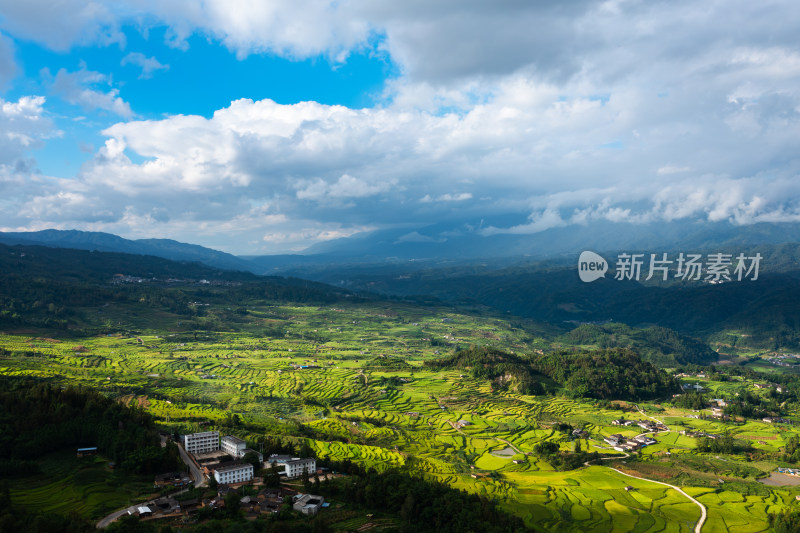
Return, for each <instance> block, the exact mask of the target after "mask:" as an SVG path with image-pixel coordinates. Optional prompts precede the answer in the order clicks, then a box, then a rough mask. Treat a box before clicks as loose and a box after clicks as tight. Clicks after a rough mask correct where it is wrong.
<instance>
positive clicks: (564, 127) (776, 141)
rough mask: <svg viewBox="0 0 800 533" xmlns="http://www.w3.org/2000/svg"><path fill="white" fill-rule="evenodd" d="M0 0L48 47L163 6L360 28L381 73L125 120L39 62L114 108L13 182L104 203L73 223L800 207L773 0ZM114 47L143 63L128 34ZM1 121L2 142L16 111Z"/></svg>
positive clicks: (520, 227)
mask: <svg viewBox="0 0 800 533" xmlns="http://www.w3.org/2000/svg"><path fill="white" fill-rule="evenodd" d="M0 1H2V0H0ZM34 4H35V3H34ZM0 5H2V4H0ZM20 5H21V4H20ZM64 5H72V4H70V3H69V2H65V3H64ZM60 6H61V4H59V6H57V7H56V8H54V11H58V10H59V9H61V7H60ZM12 7H13V9H2V10H0V11H2V12H3V22H2V23H0V24H2V25H1V26H0V27H2V28H4V29H5V31H7V32H9V33H10V34H12V35H19V36H26V38H31V39H34V40H38V42H43V43H45V44H47V45H48V46H51V47H53V48H58V47H65V46H69V45H70V43H73V44H74V43H77V42H82V40H84V39H94V41H95V42H105V43H108V42H112V41H114V35H116V34H115V31H116V28H118V27H119V26H120V25H121V24H123V23H125V22H126V21H130V20H134V19H136V20H137V21H139V23H140V24H141V25H142V26H144V27H147V26H153V25H156V24H164V23H166V24H168V26H169V32H170V38H171V39H173V43H174V44H175V45H181V44H184V45H185V43H186V42H187V41H186V39H187V37H188V36H189V35H191V34H192V33H201V34H203V35H205V36H207V37H209V38H211V39H215V40H217V41H219V42H222V43H223V44H224V45H225V46H227V47H228V48H230V49H231V50H233V51H235V52H236V53H237V54H238V55H239V56H240V57H243V56H245V55H248V54H253V53H270V54H278V55H282V56H284V57H291V58H302V57H313V56H319V55H324V56H328V57H330V58H333V60H334V61H345V60H346V58H347V54H348V53H350V52H352V51H354V50H359V49H363V48H365V47H366V48H367V49H370V50H372V51H373V52H378V53H385V54H388V55H389V56H390V57H391V59H392V61H393V62H395V64H397V65H398V66H399V70H400V72H401V75H400V76H399V77H398V78H397V79H394V80H390V82H389V83H388V84H387V88H386V92H385V94H384V96H383V99H382V100H381V101H380V104H379V105H377V106H375V107H373V108H369V109H348V108H346V107H342V106H330V105H322V104H319V103H315V102H302V103H298V104H294V105H281V104H278V103H276V102H274V101H271V100H260V101H252V100H247V99H242V100H237V101H234V102H232V103H231V105H230V106H227V107H224V108H222V109H218V110H216V111H215V112H214V113H213V115H210V116H208V117H202V116H167V117H165V118H163V119H160V120H132V112H131V110H130V106H129V105H128V104H127V102H125V101H124V100H122V99H121V97H120V94H119V93H118V91H117V89H115V88H114V87H113V85H112V84H111V83H110V80H109V79H108V78H107V77H104V76H103V75H101V74H98V73H95V72H89V71H87V70H86V69H82V70H80V71H78V72H66V71H59V72H58V73H57V74H56V76H55V80H54V82H53V88H54V90H56V91H58V92H59V94H62V95H63V96H64V98H65V99H67V100H68V101H71V102H73V103H76V104H79V105H93V106H95V107H100V108H102V109H105V110H107V111H110V112H112V113H115V114H117V115H118V116H120V117H122V118H123V119H125V121H123V122H120V123H118V124H115V125H113V126H111V127H109V128H107V129H106V130H104V132H103V134H104V135H105V136H106V142H105V144H104V145H103V146H102V147H100V148H99V149H98V150H97V151H96V153H95V154H94V156H93V158H92V159H91V161H89V162H88V163H87V164H86V165H84V166H83V168H82V169H81V171H80V172H79V173H78V175H77V176H75V178H74V179H73V180H67V181H64V182H61V181H58V182H51V183H48V184H47V186H46V187H44V186H43V187H44V188H43V190H42V192H41V194H39V195H37V196H36V197H35V198H30V199H29V200H28V201H27V202H26V203H25V206H24V210H23V211H22V212H23V213H24V214H25V216H27V217H29V219H30V220H31V221H34V220H37V221H38V220H39V219H36V218H35V217H37V216H47V215H46V213H52V215H51V216H52V217H53V220H54V222H56V223H66V221H67V220H68V218H69V217H70V216H74V215H72V214H71V213H74V212H78V211H81V212H83V213H85V212H87V209H84V208H83V207H81V206H82V202H86V203H93V202H94V203H97V204H98V205H100V204H101V205H103V206H105V207H104V209H103V210H98V211H96V212H95V211H91V210H88V212H89V213H90V214H91V217H95V219H96V222H91V221H84V223H86V224H93V223H97V224H106V226H105V227H106V228H107V229H109V230H111V229H113V228H114V227H122V226H115V224H116V225H124V224H130V225H132V227H133V226H134V225H135V227H137V228H142V227H145V226H146V225H147V224H153V225H154V226H153V227H161V228H172V229H174V231H169V233H170V234H174V235H180V234H181V232H190V231H192V229H195V230H196V231H200V229H199V228H203V231H207V232H210V233H212V234H213V233H214V232H215V231H217V232H221V231H223V229H219V228H225V230H224V231H230V232H235V231H240V232H244V233H245V234H246V235H247V237H248V239H249V240H250V242H259V243H267V244H270V245H278V244H280V245H281V246H284V245H285V246H289V247H291V248H293V249H294V248H296V247H297V246H300V245H301V243H303V242H305V243H309V244H310V243H311V242H313V241H315V240H323V239H330V238H337V237H338V236H343V235H348V234H352V232H355V231H357V230H363V229H364V228H380V227H388V226H397V225H401V224H403V225H407V224H410V223H419V224H425V223H430V222H433V221H440V220H441V219H442V217H449V218H450V219H452V220H454V221H457V222H459V224H460V225H459V227H464V225H463V222H464V221H465V220H469V221H472V222H473V223H474V222H475V221H477V220H479V219H481V218H482V217H484V216H491V215H501V214H508V213H513V214H515V215H518V219H519V220H524V219H525V216H527V217H528V218H527V221H525V222H524V223H522V224H519V223H516V224H512V223H507V225H506V226H501V225H500V224H499V223H495V226H494V227H488V228H483V229H481V230H478V229H476V230H475V231H482V232H484V233H503V232H509V233H531V232H538V231H543V230H546V229H548V228H552V227H558V226H563V225H567V224H586V223H590V222H591V221H592V220H598V219H603V220H615V221H627V222H631V223H641V222H648V221H656V220H678V219H682V218H702V219H705V220H709V221H719V220H729V221H732V222H734V223H740V224H745V223H752V222H757V221H793V220H798V213H800V207H798V202H799V201H800V192H799V191H798V190H797V188H796V186H793V183H796V179H797V178H798V176H800V160H799V159H798V158H797V156H796V154H797V153H798V149H800V141H798V139H800V89H798V87H800V51H798V48H797V41H796V28H797V27H798V26H800V9H797V8H796V7H795V5H794V3H792V2H789V1H788V0H786V1H783V0H773V1H771V2H770V3H769V7H768V8H765V7H764V5H763V4H758V3H753V2H744V1H743V0H733V1H732V2H728V3H724V4H722V3H714V2H701V3H699V4H698V3H696V2H689V1H688V0H683V1H679V2H677V3H670V4H665V3H658V2H636V1H625V0H620V1H611V0H610V1H594V0H585V1H584V0H580V1H576V2H555V3H553V2H551V3H544V2H517V1H508V2H493V3H491V4H489V3H486V2H478V1H471V0H470V1H464V0H458V1H456V0H447V1H443V2H421V1H410V2H389V1H375V0H348V1H343V2H300V3H298V2H288V1H276V2H269V3H267V2H262V3H252V2H242V3H234V4H231V3H230V2H226V3H224V4H223V3H222V2H221V0H209V1H207V2H203V3H197V2H189V1H188V0H186V1H178V2H158V3H157V2H153V1H150V0H127V1H125V2H118V3H110V2H109V3H99V4H97V5H96V6H95V7H94V9H95V10H96V11H95V13H96V16H94V17H90V16H84V15H85V13H87V12H85V11H80V10H79V14H78V15H75V16H73V17H72V18H69V17H66V18H64V21H65V22H64V23H65V24H66V23H68V22H69V23H72V24H73V25H74V26H75V27H82V28H83V29H84V31H83V33H81V32H73V31H72V29H71V28H66V29H64V28H57V27H55V26H57V25H58V24H59V23H60V22H59V20H57V18H54V17H50V16H49V15H48V16H47V17H45V18H44V19H43V20H42V22H41V23H40V24H39V25H38V26H36V25H35V24H34V23H33V22H32V21H33V18H32V16H31V15H30V13H31V12H30V11H29V8H27V7H14V6H12ZM73 7H74V6H73ZM80 13H84V15H81V14H80ZM81 17H83V18H81ZM48 31H52V33H53V35H52V36H48V35H44V34H45V33H46V32H48ZM37 32H38V33H37ZM40 34H41V35H40ZM126 63H130V64H136V65H138V66H140V67H142V69H143V75H147V74H148V73H153V72H155V71H156V70H157V69H159V68H160V67H161V66H163V65H161V64H160V63H159V62H158V61H157V60H156V59H155V58H148V57H146V56H144V55H142V54H139V55H136V53H134V54H130V55H128V56H127V61H126ZM90 103H91V104H90ZM12 134H13V135H18V137H15V138H14V139H15V140H14V141H13V143H12V147H16V148H14V149H13V150H12V151H14V153H16V154H17V155H16V156H15V157H16V159H17V160H19V161H23V160H24V157H22V155H24V153H25V151H26V150H27V148H25V146H27V145H26V144H25V142H28V141H26V137H25V135H26V133H25V130H24V128H22V129H13V130H12ZM30 139H31V141H30V142H32V143H34V144H35V143H36V142H41V137H36V136H35V135H34V136H30ZM37 139H38V140H37ZM14 143H16V144H14ZM0 147H2V144H0ZM2 149H4V148H0V150H2ZM48 206H49V207H48ZM55 217H61V218H60V219H58V220H55ZM91 217H90V218H91ZM104 221H105V222H104ZM454 227H455V226H454ZM165 232H167V231H165ZM422 237H423V236H422V235H421V234H420V233H415V232H414V230H413V228H411V229H409V233H407V234H406V238H407V239H415V238H416V239H418V238H422ZM190 240H192V239H190ZM193 240H197V239H193Z"/></svg>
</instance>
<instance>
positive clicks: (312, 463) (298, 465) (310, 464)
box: [285, 458, 317, 479]
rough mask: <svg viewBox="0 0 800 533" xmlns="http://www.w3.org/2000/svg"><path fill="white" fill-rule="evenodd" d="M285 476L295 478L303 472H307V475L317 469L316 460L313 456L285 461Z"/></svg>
mask: <svg viewBox="0 0 800 533" xmlns="http://www.w3.org/2000/svg"><path fill="white" fill-rule="evenodd" d="M285 464H286V470H285V472H286V477H288V478H290V479H291V478H295V477H300V476H302V475H303V472H308V474H309V475H311V474H313V473H314V472H316V471H317V460H316V459H314V458H304V459H299V458H294V459H292V460H291V461H286V463H285Z"/></svg>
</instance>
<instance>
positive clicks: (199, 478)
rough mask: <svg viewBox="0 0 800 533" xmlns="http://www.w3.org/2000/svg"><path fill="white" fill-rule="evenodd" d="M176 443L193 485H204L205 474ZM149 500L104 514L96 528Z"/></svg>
mask: <svg viewBox="0 0 800 533" xmlns="http://www.w3.org/2000/svg"><path fill="white" fill-rule="evenodd" d="M177 444H178V452H179V453H180V455H181V460H182V461H183V462H184V463H185V464H186V466H188V467H189V472H191V474H192V479H193V480H194V486H195V487H204V486H205V485H206V478H205V476H203V472H202V471H201V470H200V468H198V467H197V464H196V463H195V462H194V461H193V460H192V458H191V457H189V454H188V453H186V450H184V449H183V446H181V444H180V443H177ZM161 445H162V446H165V445H166V438H165V437H162V438H161ZM187 490H188V489H183V490H180V491H178V492H177V493H175V494H180V493H181V492H185V491H187ZM150 502H151V500H148V501H147V502H142V503H137V504H134V505H131V506H130V507H126V508H124V509H120V510H119V511H114V512H113V513H111V514H110V515H108V516H106V517H105V518H103V519H102V520H100V521H99V522H97V529H105V528H107V527H108V526H109V525H110V524H111V522H113V521H115V520H117V519H118V518H120V517H121V516H124V515H126V514H129V513H130V514H133V513H135V512H136V511H137V509H138V508H139V507H141V506H142V505H147V504H148V503H150Z"/></svg>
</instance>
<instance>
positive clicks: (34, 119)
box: [0, 96, 59, 172]
mask: <svg viewBox="0 0 800 533" xmlns="http://www.w3.org/2000/svg"><path fill="white" fill-rule="evenodd" d="M44 103H45V98H44V97H43V96H23V97H21V98H19V99H18V100H17V101H16V102H14V101H6V100H3V99H2V98H0V138H2V142H0V166H3V167H5V168H7V169H13V168H17V169H18V170H19V171H21V172H29V171H30V169H29V168H27V163H26V160H27V155H28V152H29V150H31V149H33V148H38V147H40V146H41V145H42V143H43V141H44V140H45V139H48V138H50V137H53V136H56V135H58V134H59V133H58V131H56V130H54V128H53V123H52V122H51V121H50V119H49V118H47V116H46V115H45V112H44Z"/></svg>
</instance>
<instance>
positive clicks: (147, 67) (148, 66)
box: [121, 52, 169, 79]
mask: <svg viewBox="0 0 800 533" xmlns="http://www.w3.org/2000/svg"><path fill="white" fill-rule="evenodd" d="M121 65H122V66H125V65H136V66H138V67H140V68H141V69H142V73H141V75H139V79H148V78H152V77H153V73H154V72H156V71H158V70H169V65H162V64H161V63H160V62H159V61H158V59H156V58H155V57H147V56H146V55H144V54H142V53H141V52H131V53H130V54H128V55H126V56H125V57H123V58H122V62H121Z"/></svg>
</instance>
